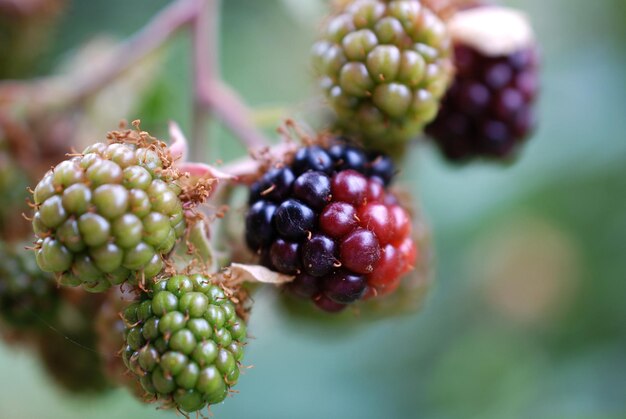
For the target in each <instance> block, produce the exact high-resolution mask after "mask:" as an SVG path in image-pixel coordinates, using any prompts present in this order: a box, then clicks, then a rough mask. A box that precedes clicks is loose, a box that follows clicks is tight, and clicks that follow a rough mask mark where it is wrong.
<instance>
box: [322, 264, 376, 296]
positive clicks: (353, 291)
mask: <svg viewBox="0 0 626 419" xmlns="http://www.w3.org/2000/svg"><path fill="white" fill-rule="evenodd" d="M323 287H324V294H325V295H326V296H327V297H328V298H330V299H331V300H333V301H334V302H336V303H339V304H350V303H353V302H355V301H356V300H358V299H360V298H361V297H362V296H363V294H364V293H365V289H366V288H367V281H366V280H365V277H364V276H362V275H355V274H354V273H352V272H350V271H347V270H339V271H337V272H335V273H333V274H332V275H330V276H328V277H326V278H325V280H324V284H323Z"/></svg>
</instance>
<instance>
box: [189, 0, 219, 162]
mask: <svg viewBox="0 0 626 419" xmlns="http://www.w3.org/2000/svg"><path fill="white" fill-rule="evenodd" d="M220 3H221V2H220V0H206V1H205V2H204V3H203V4H202V6H201V7H200V9H199V11H198V15H197V16H196V18H195V19H194V22H193V26H192V30H191V36H192V42H193V79H194V107H193V125H192V140H193V141H192V151H193V153H194V155H196V156H200V157H208V156H209V155H210V154H214V153H215V154H217V153H218V150H216V148H217V145H218V144H217V143H216V142H215V141H214V140H213V139H212V138H211V137H210V136H209V135H208V130H209V125H210V121H209V114H208V113H207V112H206V110H205V109H204V107H203V106H202V98H201V94H200V92H202V91H205V90H206V87H205V84H207V83H209V82H210V80H215V79H217V78H218V77H219V71H220V69H219V64H218V59H219V45H218V39H219V25H220Z"/></svg>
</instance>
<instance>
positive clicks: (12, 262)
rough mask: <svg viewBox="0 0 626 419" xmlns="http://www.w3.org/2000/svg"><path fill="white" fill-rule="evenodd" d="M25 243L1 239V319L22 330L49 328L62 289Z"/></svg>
mask: <svg viewBox="0 0 626 419" xmlns="http://www.w3.org/2000/svg"><path fill="white" fill-rule="evenodd" d="M25 246H26V244H25V243H18V244H10V243H5V242H0V323H3V324H5V325H6V326H8V327H11V328H19V329H21V331H25V330H26V329H29V330H33V329H45V328H47V323H48V322H50V321H51V319H53V318H54V316H55V315H56V312H57V308H58V305H59V299H60V296H59V291H58V288H57V285H56V283H55V282H54V278H53V277H52V275H50V274H47V273H45V272H42V271H41V270H40V269H39V268H38V267H37V263H36V262H35V256H34V255H33V253H32V252H29V251H27V250H25V249H24V247H25Z"/></svg>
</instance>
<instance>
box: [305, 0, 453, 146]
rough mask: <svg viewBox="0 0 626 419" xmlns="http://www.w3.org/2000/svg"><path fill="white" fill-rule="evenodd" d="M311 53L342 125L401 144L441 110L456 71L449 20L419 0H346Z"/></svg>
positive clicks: (368, 139)
mask: <svg viewBox="0 0 626 419" xmlns="http://www.w3.org/2000/svg"><path fill="white" fill-rule="evenodd" d="M312 55H313V62H314V68H315V72H316V74H317V76H318V78H319V82H320V86H321V87H322V89H323V91H324V93H325V95H326V97H327V99H328V102H329V104H330V105H331V107H332V108H333V110H334V111H335V113H336V119H337V121H336V122H337V125H338V127H339V128H341V129H343V130H344V131H345V132H347V133H349V134H352V135H356V136H360V137H362V140H363V142H364V144H365V145H366V146H367V147H368V148H380V149H385V150H389V151H391V150H394V151H395V150H402V149H403V148H404V145H405V144H406V143H407V142H408V141H409V140H411V139H414V138H415V137H416V136H417V135H418V134H419V133H420V132H421V131H422V129H423V127H424V126H425V124H427V123H428V122H430V121H431V120H432V119H433V118H434V117H435V115H436V113H437V110H438V109H439V102H440V99H441V97H442V96H443V94H444V93H445V91H446V90H447V88H448V85H449V83H450V80H451V77H452V62H451V42H450V37H449V35H448V32H447V30H446V26H445V24H444V23H443V22H442V21H441V20H440V19H439V18H438V17H437V16H436V15H435V14H434V13H433V12H432V11H430V10H429V9H428V8H426V7H424V6H423V5H422V4H421V3H420V2H419V1H418V0H393V1H383V0H354V1H349V2H346V4H345V5H343V6H342V7H340V8H339V10H337V11H336V13H335V14H333V16H331V17H330V18H329V19H328V20H327V21H326V23H325V25H324V26H323V28H322V34H321V40H320V41H318V42H317V43H316V44H315V45H314V47H313V51H312Z"/></svg>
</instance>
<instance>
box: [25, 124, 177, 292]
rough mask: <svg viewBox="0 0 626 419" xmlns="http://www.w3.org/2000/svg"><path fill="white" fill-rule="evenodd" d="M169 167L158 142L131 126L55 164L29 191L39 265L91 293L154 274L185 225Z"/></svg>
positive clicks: (162, 145) (167, 158)
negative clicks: (30, 193)
mask: <svg viewBox="0 0 626 419" xmlns="http://www.w3.org/2000/svg"><path fill="white" fill-rule="evenodd" d="M116 134H117V136H116ZM170 166H171V160H170V158H169V155H168V151H167V149H166V147H165V145H164V144H163V143H161V142H159V141H157V140H155V139H153V138H152V137H149V136H147V134H145V133H143V132H139V131H131V130H128V131H124V132H120V133H112V134H111V135H110V140H109V142H108V143H107V144H105V143H96V144H94V145H91V146H89V147H88V148H87V149H86V150H85V151H84V152H83V153H82V154H80V155H77V156H74V157H71V158H70V159H69V160H66V161H64V162H62V163H60V164H59V165H57V166H56V167H55V168H54V169H52V170H51V171H50V172H48V173H47V174H46V175H45V176H44V178H43V179H42V180H41V181H40V182H39V184H38V185H37V187H36V188H35V190H34V201H35V214H34V217H33V228H34V231H35V234H36V236H37V239H38V240H37V242H36V254H37V262H38V264H39V267H40V268H41V269H42V270H44V271H46V272H54V273H55V274H56V275H57V276H58V278H59V282H60V283H61V284H63V285H68V286H79V285H81V286H83V288H85V289H86V290H88V291H92V292H100V291H103V290H106V289H107V288H109V287H110V286H111V285H117V284H121V283H123V282H124V281H129V282H130V283H132V284H136V283H138V282H141V281H144V280H145V279H148V278H152V277H154V276H155V275H157V274H158V273H159V272H160V271H161V270H162V268H163V266H164V256H165V255H167V254H168V253H169V252H170V251H171V250H172V249H173V247H174V245H175V243H176V241H177V239H178V238H179V237H181V236H182V234H183V232H184V230H185V219H184V214H183V207H182V203H181V200H180V198H179V194H180V193H181V188H180V187H179V185H178V184H177V182H176V180H177V178H178V173H177V172H176V171H175V170H174V169H172V168H171V167H170Z"/></svg>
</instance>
